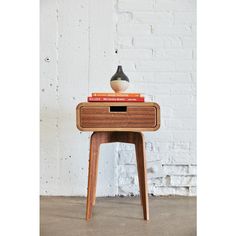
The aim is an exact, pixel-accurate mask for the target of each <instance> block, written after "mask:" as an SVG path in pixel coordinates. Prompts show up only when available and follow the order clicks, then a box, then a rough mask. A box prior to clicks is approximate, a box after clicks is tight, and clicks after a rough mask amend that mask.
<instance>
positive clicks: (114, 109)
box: [110, 106, 127, 112]
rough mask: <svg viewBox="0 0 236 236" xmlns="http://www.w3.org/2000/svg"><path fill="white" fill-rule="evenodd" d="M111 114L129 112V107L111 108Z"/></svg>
mask: <svg viewBox="0 0 236 236" xmlns="http://www.w3.org/2000/svg"><path fill="white" fill-rule="evenodd" d="M110 112H127V106H110Z"/></svg>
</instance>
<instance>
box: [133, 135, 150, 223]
mask: <svg viewBox="0 0 236 236" xmlns="http://www.w3.org/2000/svg"><path fill="white" fill-rule="evenodd" d="M138 136H139V137H138V138H136V142H135V150H136V159H137V167H138V177H139V188H140V198H141V202H142V206H143V216H144V219H145V220H149V205H148V186H147V171H146V156H145V145H144V138H143V135H142V133H138Z"/></svg>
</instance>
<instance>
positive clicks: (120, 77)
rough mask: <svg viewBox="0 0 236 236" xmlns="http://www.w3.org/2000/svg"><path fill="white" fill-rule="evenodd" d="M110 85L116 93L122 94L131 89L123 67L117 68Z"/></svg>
mask: <svg viewBox="0 0 236 236" xmlns="http://www.w3.org/2000/svg"><path fill="white" fill-rule="evenodd" d="M110 84H111V88H112V89H113V90H114V91H115V93H122V92H124V91H125V90H126V89H127V88H128V87H129V79H128V77H127V76H126V75H125V73H124V72H123V69H122V66H120V65H119V66H118V67H117V71H116V73H115V74H114V75H113V76H112V77H111V81H110Z"/></svg>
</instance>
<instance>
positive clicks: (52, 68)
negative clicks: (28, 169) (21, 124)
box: [40, 0, 196, 196]
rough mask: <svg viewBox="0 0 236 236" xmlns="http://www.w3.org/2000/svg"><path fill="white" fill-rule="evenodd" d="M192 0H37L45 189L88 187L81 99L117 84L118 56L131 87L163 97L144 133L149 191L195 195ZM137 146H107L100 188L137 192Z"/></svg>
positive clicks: (102, 192)
mask: <svg viewBox="0 0 236 236" xmlns="http://www.w3.org/2000/svg"><path fill="white" fill-rule="evenodd" d="M195 26H196V3H195V0H113V1H112V0H41V48H40V51H41V58H40V64H41V119H40V124H41V158H40V165H41V177H40V181H41V194H42V195H80V196H85V195H86V189H87V174H88V157H89V137H90V135H91V133H90V132H80V131H79V130H77V129H76V125H75V108H76V105H77V104H78V103H79V102H82V101H86V97H87V96H88V95H89V94H90V93H91V92H95V91H111V89H110V85H109V80H110V78H111V76H112V75H113V74H114V73H115V70H116V67H117V65H118V64H121V65H122V66H123V68H124V71H125V73H126V74H127V75H128V77H129V78H130V82H131V85H130V88H129V91H130V92H140V93H143V94H145V96H146V98H147V99H148V100H151V101H155V102H157V103H159V104H160V107H161V128H160V130H158V131H157V132H146V133H144V135H145V139H146V153H147V171H148V185H149V193H150V194H152V195H168V194H177V195H196V91H195V88H196V82H195V78H196V77H195V64H196V62H195V61H196V50H195V47H196V46H195V42H196V35H195ZM134 155H135V153H134V147H133V146H132V145H128V144H123V143H122V144H119V143H115V144H107V145H102V147H101V152H100V163H99V178H98V189H97V195H98V196H114V195H136V194H138V193H139V192H138V180H137V171H136V162H135V158H134Z"/></svg>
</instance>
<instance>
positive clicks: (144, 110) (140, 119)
mask: <svg viewBox="0 0 236 236" xmlns="http://www.w3.org/2000/svg"><path fill="white" fill-rule="evenodd" d="M79 113H80V114H79V116H80V117H79V118H80V127H81V128H84V129H86V128H111V129H112V128H143V129H145V128H153V129H154V128H155V127H156V126H157V109H156V107H155V106H143V107H142V106H99V107H93V106H82V107H80V112H79Z"/></svg>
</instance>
